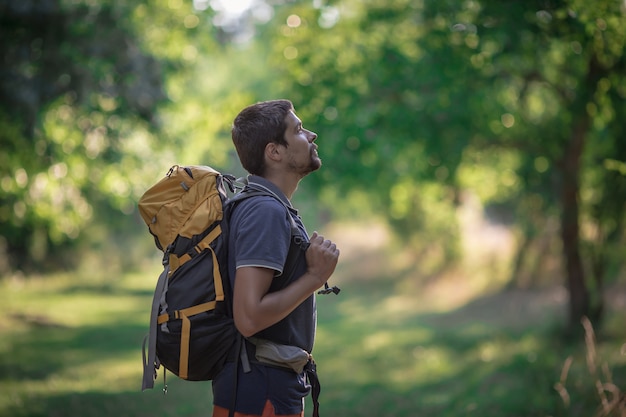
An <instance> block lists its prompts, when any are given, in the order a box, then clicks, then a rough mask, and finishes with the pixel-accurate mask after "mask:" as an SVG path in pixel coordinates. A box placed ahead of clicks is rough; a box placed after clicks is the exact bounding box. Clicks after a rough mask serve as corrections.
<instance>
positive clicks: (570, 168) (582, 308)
mask: <svg viewBox="0 0 626 417" xmlns="http://www.w3.org/2000/svg"><path fill="white" fill-rule="evenodd" d="M589 123H590V121H589V117H588V116H587V115H586V114H585V116H584V117H582V118H581V119H580V120H579V122H578V123H576V124H575V125H574V128H573V130H572V134H571V136H570V140H569V143H568V144H567V146H566V148H565V154H564V155H563V160H562V166H561V168H562V174H563V179H562V180H563V183H562V185H561V195H560V199H561V207H562V211H561V240H562V242H563V256H564V262H565V272H566V274H567V287H568V290H569V296H570V300H569V326H570V328H572V329H573V328H576V327H577V326H580V320H581V318H582V317H583V316H586V315H587V314H588V313H589V305H590V303H589V290H588V288H587V285H586V282H585V273H584V270H583V264H582V259H581V256H580V227H579V201H578V195H579V188H580V179H579V178H580V159H581V155H582V151H583V147H584V141H585V134H586V133H587V130H588V128H589Z"/></svg>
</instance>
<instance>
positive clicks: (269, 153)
mask: <svg viewBox="0 0 626 417" xmlns="http://www.w3.org/2000/svg"><path fill="white" fill-rule="evenodd" d="M265 157H266V158H268V159H269V160H270V161H275V162H278V161H280V160H281V159H282V149H281V147H280V145H278V144H277V143H274V142H270V143H268V144H267V145H265Z"/></svg>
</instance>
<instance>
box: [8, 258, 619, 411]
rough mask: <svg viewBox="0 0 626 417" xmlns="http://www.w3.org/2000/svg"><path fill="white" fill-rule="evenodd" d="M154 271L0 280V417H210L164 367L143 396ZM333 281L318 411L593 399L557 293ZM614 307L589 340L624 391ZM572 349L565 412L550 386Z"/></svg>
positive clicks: (593, 403) (191, 389)
mask: <svg viewBox="0 0 626 417" xmlns="http://www.w3.org/2000/svg"><path fill="white" fill-rule="evenodd" d="M157 274H158V270H157V269H154V270H153V271H148V272H145V273H133V274H126V275H123V276H117V277H115V280H114V281H111V280H107V279H104V278H102V275H94V276H91V277H89V276H84V275H83V274H60V275H55V276H46V277H34V278H30V279H7V280H5V281H4V282H2V283H0V302H1V303H2V305H3V306H4V309H5V312H6V314H5V317H4V320H2V321H0V336H1V337H0V392H3V393H5V394H6V395H1V396H0V416H7V417H9V416H11V417H25V416H28V417H33V416H46V417H49V416H81V417H96V416H98V417H100V416H109V415H111V416H139V417H143V416H198V417H199V416H209V415H210V409H211V396H210V383H189V382H185V381H181V380H179V379H177V378H176V377H174V376H172V375H171V374H170V375H168V381H167V384H168V387H169V393H168V394H167V396H164V395H163V394H162V393H161V388H162V386H163V381H162V375H160V377H159V379H158V380H157V382H156V386H155V390H153V391H148V392H143V393H142V392H140V385H141V342H142V339H143V336H144V335H145V333H146V332H147V323H148V311H149V308H150V302H151V297H152V291H153V286H154V282H155V280H156V276H157ZM342 278H343V279H342ZM450 279H451V278H450ZM336 281H337V282H336V283H337V284H340V286H341V287H342V292H341V293H340V294H339V295H338V296H334V295H332V296H324V297H318V309H319V317H318V322H319V323H318V338H317V343H316V347H315V351H314V356H315V358H316V361H317V363H318V370H319V373H320V378H321V383H322V396H321V405H322V415H323V416H324V417H340V416H341V417H344V416H350V415H362V416H372V417H373V416H376V417H379V416H394V417H403V416H405V417H414V416H435V415H436V416H444V417H446V416H449V417H453V416H459V415H464V416H465V415H468V416H481V417H485V416H486V417H491V416H493V417H501V416H546V417H547V416H578V415H592V412H593V410H595V409H596V408H597V407H598V406H599V399H598V398H597V396H595V395H596V394H595V391H594V386H593V381H592V382H591V385H589V373H588V371H587V366H586V362H585V346H584V344H583V343H582V341H580V342H579V343H578V344H568V343H565V342H563V341H561V339H560V338H559V337H557V336H558V333H557V332H555V329H556V328H558V326H557V324H558V323H559V322H560V321H561V320H562V317H561V316H560V315H559V314H558V311H559V310H558V308H555V305H553V304H554V303H555V302H557V301H559V300H560V299H559V298H558V297H557V298H551V296H549V295H540V294H533V293H530V294H526V293H524V294H517V293H515V294H512V293H498V292H494V291H493V290H491V291H488V292H486V293H485V294H484V295H483V296H480V295H479V294H478V295H477V294H476V293H473V292H472V296H471V297H469V298H468V300H467V301H466V302H465V303H460V302H459V301H458V300H460V298H459V297H461V296H460V295H458V294H457V295H455V296H454V298H455V300H456V301H453V302H450V303H449V304H446V302H445V300H441V301H438V302H435V301H436V300H432V299H429V297H432V296H433V294H437V296H439V297H445V292H444V291H442V290H441V289H435V288H431V289H429V290H424V289H420V288H418V287H417V286H415V285H411V284H407V283H405V284H398V283H397V282H394V281H393V280H391V279H389V278H388V277H381V278H380V279H378V280H377V279H375V277H369V278H367V279H364V280H359V279H354V278H349V277H347V276H346V275H339V276H338V277H337V278H336ZM451 286H452V282H451V281H450V282H443V281H442V287H448V288H450V287H451ZM462 287H463V286H462V285H459V287H458V288H462ZM464 288H466V289H468V291H474V290H473V289H472V288H471V286H465V287H464ZM464 297H467V296H466V295H465V296H464ZM555 300H556V301H555ZM616 315H619V314H609V315H608V320H607V325H606V327H607V328H606V334H607V335H610V337H605V338H603V339H601V340H600V341H598V342H597V343H596V348H595V355H596V358H597V360H598V363H600V362H602V363H606V364H607V367H609V369H611V370H612V378H613V379H612V381H613V383H615V384H616V386H624V382H625V381H624V378H625V376H624V371H625V370H626V356H624V355H622V354H621V352H620V349H621V346H622V344H623V343H624V342H625V341H626V332H625V331H624V329H623V327H622V325H621V323H622V321H621V320H619V319H618V318H616V317H615V316H616ZM570 356H571V357H572V360H571V361H572V363H571V367H570V369H569V374H568V378H567V380H566V381H565V385H564V387H565V389H567V393H568V395H569V396H570V397H571V400H570V406H569V407H566V406H565V404H564V402H563V400H562V398H561V396H560V395H559V392H557V390H556V389H555V384H556V383H557V382H558V381H559V379H560V378H561V373H562V368H563V364H564V361H565V360H566V358H568V357H570ZM308 404H309V405H308V408H307V410H308V411H307V413H306V415H309V413H310V410H311V407H310V403H308ZM581 410H587V411H588V413H586V414H585V413H584V412H582V411H581Z"/></svg>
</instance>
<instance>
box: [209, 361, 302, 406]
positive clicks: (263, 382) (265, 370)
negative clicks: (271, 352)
mask: <svg viewBox="0 0 626 417" xmlns="http://www.w3.org/2000/svg"><path fill="white" fill-rule="evenodd" d="M251 366H252V371H251V372H249V373H244V372H243V370H242V367H241V366H239V369H238V371H239V374H238V377H237V403H236V406H235V411H238V412H240V413H243V414H242V415H246V414H250V415H257V416H260V415H263V416H265V414H263V412H264V409H265V408H266V407H267V402H268V401H269V402H270V403H271V406H272V408H273V409H274V413H275V414H276V415H300V414H301V413H302V411H303V410H304V398H305V397H306V396H307V395H308V394H309V392H310V391H311V386H310V385H309V384H307V381H306V376H305V374H304V373H302V374H296V373H295V372H293V371H292V370H290V369H283V368H277V367H271V366H264V365H260V364H257V363H252V364H251ZM234 367H235V364H234V363H233V362H229V363H227V364H226V366H225V367H224V369H223V370H222V371H221V372H220V373H219V375H218V376H217V377H216V378H215V379H214V380H213V404H214V405H215V406H217V407H221V408H225V409H227V410H228V409H229V408H230V407H231V405H232V396H233V388H234V376H235V375H234V370H235V369H234ZM268 415H274V414H268Z"/></svg>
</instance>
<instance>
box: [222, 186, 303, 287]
mask: <svg viewBox="0 0 626 417" xmlns="http://www.w3.org/2000/svg"><path fill="white" fill-rule="evenodd" d="M232 220H233V222H232V223H231V224H234V225H235V230H233V231H234V234H233V235H232V236H231V238H234V239H236V241H235V245H234V246H235V268H237V269H238V268H242V267H249V266H253V267H262V268H269V269H273V270H275V271H276V274H275V275H277V276H278V275H280V274H282V272H283V266H284V264H285V260H286V259H287V254H288V252H289V244H290V241H291V229H290V226H289V222H288V221H287V211H286V209H285V207H283V206H282V204H281V203H280V202H278V201H276V200H275V199H274V198H272V197H253V198H250V199H247V200H245V201H242V202H241V203H240V206H239V207H237V210H235V213H234V215H233V218H232ZM231 256H232V254H231Z"/></svg>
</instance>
